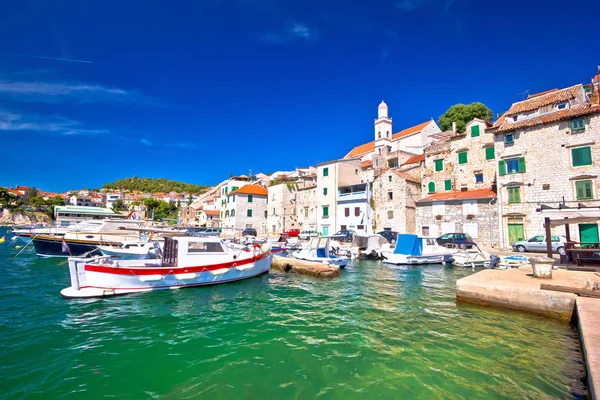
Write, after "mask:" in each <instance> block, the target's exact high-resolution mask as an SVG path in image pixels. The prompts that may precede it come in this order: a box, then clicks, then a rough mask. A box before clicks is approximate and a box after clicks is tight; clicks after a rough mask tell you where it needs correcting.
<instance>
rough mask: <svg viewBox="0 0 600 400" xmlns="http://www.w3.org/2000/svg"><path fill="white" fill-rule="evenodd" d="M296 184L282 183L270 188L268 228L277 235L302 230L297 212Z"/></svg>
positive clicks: (291, 182) (292, 182) (290, 182)
mask: <svg viewBox="0 0 600 400" xmlns="http://www.w3.org/2000/svg"><path fill="white" fill-rule="evenodd" d="M296 192H297V188H296V182H295V181H293V180H291V181H280V182H276V183H274V184H272V185H270V186H269V188H268V194H269V205H268V218H267V228H268V231H269V233H271V234H277V233H281V232H285V231H287V230H289V229H300V228H299V227H300V225H299V223H298V216H297V210H296V197H297V193H296Z"/></svg>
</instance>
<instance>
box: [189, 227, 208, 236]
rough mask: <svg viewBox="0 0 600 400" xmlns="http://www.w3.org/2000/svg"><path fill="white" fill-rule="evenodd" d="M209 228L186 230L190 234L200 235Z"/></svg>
mask: <svg viewBox="0 0 600 400" xmlns="http://www.w3.org/2000/svg"><path fill="white" fill-rule="evenodd" d="M206 229H208V228H187V229H186V232H187V233H188V235H199V234H202V233H204V232H205V231H206Z"/></svg>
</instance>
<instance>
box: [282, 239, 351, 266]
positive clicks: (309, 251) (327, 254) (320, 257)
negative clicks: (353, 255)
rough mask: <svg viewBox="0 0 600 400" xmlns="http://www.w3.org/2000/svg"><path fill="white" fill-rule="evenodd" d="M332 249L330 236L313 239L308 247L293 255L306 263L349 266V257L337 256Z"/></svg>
mask: <svg viewBox="0 0 600 400" xmlns="http://www.w3.org/2000/svg"><path fill="white" fill-rule="evenodd" d="M330 249H331V238H330V237H328V236H320V237H311V238H310V242H309V243H308V246H306V247H305V248H303V249H301V250H298V251H295V252H294V253H292V255H293V256H294V257H295V258H297V259H299V260H304V261H310V262H315V263H320V264H330V265H337V266H338V267H340V268H345V267H346V265H348V261H349V260H348V257H345V256H341V257H340V256H336V255H335V254H333V252H331V251H330Z"/></svg>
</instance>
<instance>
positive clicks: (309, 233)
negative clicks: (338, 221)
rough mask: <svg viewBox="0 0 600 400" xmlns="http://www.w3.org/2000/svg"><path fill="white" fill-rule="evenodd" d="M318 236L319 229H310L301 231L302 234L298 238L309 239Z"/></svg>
mask: <svg viewBox="0 0 600 400" xmlns="http://www.w3.org/2000/svg"><path fill="white" fill-rule="evenodd" d="M317 236H319V233H318V232H317V231H312V230H308V231H302V232H300V234H299V235H298V239H303V240H308V239H310V238H311V237H317Z"/></svg>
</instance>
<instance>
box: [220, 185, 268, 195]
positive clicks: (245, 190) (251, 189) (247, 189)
mask: <svg viewBox="0 0 600 400" xmlns="http://www.w3.org/2000/svg"><path fill="white" fill-rule="evenodd" d="M232 194H254V195H257V196H268V194H269V191H268V190H267V189H265V188H264V187H262V186H260V185H246V186H242V187H241V188H239V189H237V190H234V191H233V192H231V193H229V194H228V195H227V196H231V195H232Z"/></svg>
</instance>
